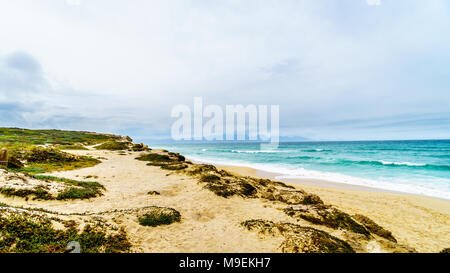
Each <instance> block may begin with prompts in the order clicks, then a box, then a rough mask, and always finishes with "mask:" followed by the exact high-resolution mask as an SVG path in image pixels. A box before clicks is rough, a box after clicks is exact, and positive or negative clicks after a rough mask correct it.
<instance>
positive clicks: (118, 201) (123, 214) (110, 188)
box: [0, 150, 450, 252]
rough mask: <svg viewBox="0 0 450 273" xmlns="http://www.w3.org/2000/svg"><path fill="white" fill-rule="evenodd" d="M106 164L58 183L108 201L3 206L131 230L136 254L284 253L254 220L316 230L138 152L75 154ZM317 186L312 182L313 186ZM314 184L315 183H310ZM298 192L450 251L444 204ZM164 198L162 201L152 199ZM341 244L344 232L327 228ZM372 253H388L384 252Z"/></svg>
mask: <svg viewBox="0 0 450 273" xmlns="http://www.w3.org/2000/svg"><path fill="white" fill-rule="evenodd" d="M68 152H70V153H74V154H77V155H87V156H91V157H94V158H101V160H102V163H100V164H98V165H96V166H94V167H89V168H83V169H77V170H72V171H65V172H54V173H52V175H54V176H58V177H65V178H70V179H78V180H82V179H85V178H86V177H92V176H94V177H96V181H98V182H99V183H101V184H102V185H103V186H104V187H105V188H106V190H105V193H104V195H103V196H101V197H97V198H94V199H89V200H74V201H64V202H62V201H56V200H53V201H38V200H25V199H23V198H18V197H5V196H3V195H2V196H0V202H2V203H6V204H8V205H10V206H17V207H23V208H33V209H36V208H39V209H44V210H46V211H50V212H52V213H57V214H64V215H66V217H68V218H71V219H72V218H73V219H79V218H80V217H85V215H94V216H95V217H98V218H101V219H103V220H104V221H106V222H108V221H110V222H113V223H115V224H119V225H121V226H124V227H125V229H126V231H127V233H128V236H129V238H130V242H131V243H132V245H133V247H132V251H133V252H280V248H279V247H280V244H281V243H282V238H280V237H276V236H272V237H271V236H262V235H261V234H258V233H255V232H251V231H249V230H246V229H244V228H243V227H242V225H241V223H242V222H243V221H246V220H249V219H266V220H269V221H274V222H284V223H295V224H301V225H302V226H311V227H314V226H315V225H313V224H311V223H309V222H306V221H299V220H295V219H293V218H291V217H289V216H288V215H286V214H285V213H284V212H283V208H284V207H285V206H283V204H281V203H278V202H272V201H268V200H264V199H258V198H242V197H238V196H233V197H230V198H223V197H220V196H217V195H216V194H214V193H213V192H211V191H209V190H207V189H205V188H204V187H203V186H202V185H201V184H200V183H199V182H198V180H197V179H195V178H194V177H190V176H186V175H184V174H180V173H177V172H172V171H167V170H163V169H161V168H159V167H156V166H147V165H146V162H143V161H138V160H136V159H135V158H136V157H137V156H138V155H140V154H141V153H139V152H126V153H118V152H114V151H96V150H87V151H68ZM221 168H223V169H226V170H228V171H230V172H233V173H236V174H239V175H245V176H247V175H251V176H261V175H262V174H261V173H258V172H257V171H256V170H253V169H249V168H241V167H225V166H222V167H221ZM310 182H311V181H310ZM311 183H312V182H311ZM289 185H292V186H294V187H295V188H297V189H304V190H305V191H307V192H311V193H315V194H317V195H319V196H320V198H322V199H323V201H324V202H325V203H329V204H332V205H334V206H336V207H338V208H339V209H342V210H344V211H346V212H348V213H351V214H353V213H360V214H364V215H367V216H369V217H370V218H372V219H373V220H375V221H376V222H377V223H379V224H380V225H382V226H383V227H385V228H387V229H388V230H391V231H392V233H393V235H394V236H395V237H396V238H397V240H398V243H399V244H404V245H408V246H410V247H413V248H415V249H416V250H417V251H419V252H439V251H440V250H442V249H443V248H445V247H448V246H449V245H450V202H449V201H445V200H439V199H433V198H426V197H419V196H413V195H405V194H394V193H385V192H374V191H362V190H347V189H333V188H325V187H317V186H311V185H302V184H299V183H289ZM149 191H158V192H159V193H160V195H156V196H154V195H149V194H148V192H149ZM148 206H160V207H170V208H174V209H176V210H178V211H179V212H180V213H181V216H182V221H181V222H180V223H174V224H171V225H168V226H158V227H145V226H141V225H139V223H138V222H137V220H136V217H134V216H133V215H132V213H129V212H130V211H132V210H139V209H143V208H145V207H148ZM322 230H325V231H327V232H329V233H330V234H332V235H334V236H343V235H345V234H344V233H343V231H341V230H334V229H331V228H327V227H323V228H322ZM365 252H383V249H382V248H380V246H378V245H377V247H372V248H370V249H369V246H367V249H366V250H365Z"/></svg>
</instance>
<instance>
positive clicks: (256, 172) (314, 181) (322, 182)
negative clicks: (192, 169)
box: [187, 156, 450, 202]
mask: <svg viewBox="0 0 450 273" xmlns="http://www.w3.org/2000/svg"><path fill="white" fill-rule="evenodd" d="M187 158H188V159H189V160H191V161H192V162H194V163H200V164H212V165H215V166H217V167H220V168H224V169H225V170H228V171H233V170H234V172H235V173H236V174H239V175H242V176H256V177H260V178H267V179H273V180H278V181H282V182H286V183H289V184H294V185H302V186H310V187H318V188H324V189H335V190H351V191H362V192H378V193H390V194H399V195H408V196H418V197H425V198H431V199H437V200H443V201H448V202H450V200H449V199H446V198H443V197H437V196H430V195H425V194H418V193H411V192H404V191H396V190H391V189H383V188H377V187H371V186H362V185H357V184H351V183H342V182H337V181H332V180H326V179H320V178H279V177H280V176H283V175H285V174H283V173H277V172H270V171H265V170H262V169H257V168H254V167H249V166H245V165H238V164H233V165H230V164H222V163H216V162H213V161H208V160H203V159H192V158H189V156H188V157H187Z"/></svg>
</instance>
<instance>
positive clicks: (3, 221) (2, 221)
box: [0, 215, 131, 253]
mask: <svg viewBox="0 0 450 273" xmlns="http://www.w3.org/2000/svg"><path fill="white" fill-rule="evenodd" d="M0 238H1V239H0V253H64V252H65V251H66V246H67V244H68V243H69V242H71V241H77V242H79V243H80V245H81V247H82V252H83V253H97V252H107V253H114V252H127V251H129V250H130V248H131V244H130V242H129V241H128V239H127V235H126V233H125V231H123V230H120V231H119V232H118V233H117V234H115V235H107V234H106V232H105V231H104V230H102V228H100V227H98V226H91V225H87V226H86V227H85V228H84V229H83V230H82V231H81V232H80V231H79V230H78V229H77V227H76V225H75V223H66V229H64V230H59V229H58V230H56V229H54V228H53V226H52V222H51V221H50V219H49V218H46V217H32V216H30V215H11V216H3V215H0Z"/></svg>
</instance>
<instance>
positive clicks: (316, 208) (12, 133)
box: [0, 128, 448, 253]
mask: <svg viewBox="0 0 450 273" xmlns="http://www.w3.org/2000/svg"><path fill="white" fill-rule="evenodd" d="M0 133H1V134H2V135H1V136H0V147H1V148H2V149H6V150H7V151H8V164H7V166H2V169H0V194H1V195H3V196H4V197H16V198H17V199H18V200H15V199H11V200H12V201H14V202H16V201H17V202H19V204H20V202H23V200H21V199H20V198H24V199H25V200H26V201H28V200H30V199H32V200H36V201H39V202H36V203H39V204H48V203H45V202H44V201H49V200H52V201H54V202H52V203H51V204H52V206H53V203H55V204H58V203H60V204H65V203H63V202H65V201H67V202H70V201H71V200H85V199H91V198H95V197H99V196H102V195H104V194H105V193H107V187H104V186H103V185H102V184H100V183H99V182H96V181H87V180H88V179H92V180H97V179H98V180H99V181H108V180H101V179H105V178H106V177H107V176H108V175H107V174H106V173H93V172H92V173H91V172H88V173H86V172H81V173H77V174H76V175H74V176H70V177H75V179H78V178H77V177H82V178H80V179H81V180H84V181H81V180H75V179H68V178H63V177H58V176H57V174H54V175H48V174H45V175H43V173H49V172H53V171H68V170H75V169H79V168H85V167H92V166H95V165H97V164H99V163H101V161H100V160H99V158H101V159H102V160H107V159H109V160H111V158H113V159H114V160H121V159H122V157H120V159H117V156H115V155H117V154H121V155H123V156H124V160H125V161H127V160H128V161H130V160H129V159H133V158H135V159H136V160H138V161H142V162H143V163H142V165H144V164H146V165H147V166H151V167H158V168H160V169H161V170H165V171H166V173H164V172H162V174H161V173H160V172H158V175H162V176H161V177H164V174H165V175H166V176H169V175H171V174H175V175H176V176H177V177H178V176H179V178H180V180H184V181H183V182H182V184H177V185H169V186H168V188H169V189H167V188H163V189H162V190H164V192H162V191H161V192H159V191H155V190H151V191H149V189H148V188H147V189H146V190H144V191H142V192H141V193H140V194H144V195H148V197H147V198H148V199H151V202H158V201H160V200H163V199H164V198H165V197H166V196H169V195H170V196H172V197H175V198H176V196H177V195H178V194H180V193H179V192H180V190H179V189H178V187H184V186H185V185H186V184H185V182H187V181H188V180H189V183H193V184H191V186H192V185H195V183H197V185H198V189H200V190H201V189H204V190H201V194H208V195H209V196H210V197H211V199H213V200H214V202H222V201H223V202H230V201H227V200H229V199H233V201H232V202H234V201H238V202H240V201H239V199H241V200H245V201H242V202H249V203H253V202H254V204H260V203H262V204H263V206H264V207H265V208H266V207H267V208H273V209H276V210H277V214H279V215H281V218H278V219H283V220H282V221H283V222H280V220H278V221H275V220H274V218H271V219H270V218H269V219H257V220H255V219H253V217H248V219H246V218H243V219H242V218H239V220H236V219H233V220H230V223H229V224H230V225H235V226H236V225H237V226H238V227H239V228H240V229H244V230H248V231H252V232H257V233H258V234H259V235H260V236H263V237H264V236H268V237H276V238H279V239H281V241H282V243H281V245H280V246H279V251H281V252H295V253H296V252H306V253H330V252H333V253H352V252H369V250H370V249H371V248H372V247H373V245H376V246H377V247H379V249H382V250H383V251H387V252H414V251H415V250H414V249H413V248H410V247H408V246H405V245H401V244H399V243H398V242H397V238H395V237H394V234H393V232H391V231H389V230H387V229H385V228H384V227H382V226H381V225H379V224H377V223H376V222H375V221H373V220H372V219H370V218H369V217H367V216H365V215H363V214H349V213H347V212H345V211H344V210H342V209H341V208H337V207H336V206H333V205H331V204H327V203H325V202H324V201H323V200H322V199H321V198H320V197H319V196H318V195H315V194H311V193H308V192H306V191H304V190H302V189H299V188H297V187H294V186H291V185H288V184H285V183H283V182H279V181H274V180H271V179H262V178H257V177H249V176H240V175H236V174H234V173H231V172H228V171H225V170H221V169H219V168H217V167H215V166H213V165H209V164H194V163H192V162H190V161H188V160H186V158H185V157H184V156H183V155H180V154H178V153H173V152H169V151H166V150H152V149H150V148H148V147H147V146H146V145H144V144H136V143H133V142H132V140H131V139H130V138H129V137H121V136H113V135H101V134H95V133H88V132H64V131H57V130H24V129H10V128H3V129H2V128H0ZM45 138H48V139H45ZM71 150H73V151H76V150H78V151H77V152H72V153H71ZM99 150H100V151H99ZM101 150H104V151H101ZM84 151H88V152H87V153H85V152H84ZM109 151H114V152H109ZM133 152H135V153H133ZM89 154H90V155H92V154H94V155H96V158H93V157H90V156H87V155H89ZM109 155H111V156H112V157H109ZM125 156H127V157H125ZM131 161H132V160H131ZM121 162H122V161H120V163H121ZM134 163H135V165H136V166H139V165H140V164H141V163H139V162H134ZM116 164H117V162H116ZM110 167H111V168H116V167H117V165H115V166H110ZM108 168H109V167H108ZM109 170H112V169H108V172H109ZM124 170H125V171H128V169H121V172H123V171H124ZM148 171H149V173H151V170H148ZM117 174H118V172H116V173H114V175H111V176H110V177H111V178H114V177H116V175H117ZM120 174H121V173H120ZM100 177H101V178H100ZM185 178H189V179H185ZM167 179H168V180H167V181H170V183H174V181H175V182H176V183H178V182H179V181H178V182H177V181H176V178H167ZM127 182H128V181H127ZM102 183H103V182H102ZM105 185H106V186H107V184H105ZM153 186H154V185H152V186H151V187H153ZM163 186H164V187H165V186H167V185H163ZM172 186H174V188H175V190H174V191H173V192H170V191H171V190H170V188H171V187H172ZM151 187H150V189H152V188H151ZM157 189H158V190H159V186H158V188H157ZM110 190H111V189H110ZM161 193H163V194H162V195H161ZM166 193H169V194H167V195H166ZM133 194H134V193H133ZM110 196H113V195H110ZM110 196H109V197H110ZM109 197H108V198H99V199H97V201H101V202H105V199H108V200H109ZM172 197H171V198H172ZM122 198H123V197H122ZM164 200H166V199H164ZM220 200H222V201H220ZM95 201H96V200H93V202H95ZM6 202H8V201H6ZM27 204H29V203H28V202H27ZM164 204H167V203H164ZM153 205H154V204H152V206H150V207H139V208H136V207H135V208H131V209H120V208H118V209H115V210H111V211H101V212H96V213H90V212H89V213H87V212H80V213H77V214H75V213H74V214H70V213H69V214H64V215H63V214H58V213H53V212H49V211H46V210H44V209H39V208H34V209H28V208H23V207H20V208H19V207H11V206H9V205H7V204H4V203H0V210H1V211H0V212H1V214H0V252H64V251H66V249H65V248H66V246H67V243H68V242H70V241H78V242H80V243H81V244H82V245H83V246H84V250H83V252H127V251H130V249H131V247H132V245H131V243H130V242H129V241H128V239H127V235H126V231H125V230H126V228H127V227H128V225H141V226H146V227H158V226H159V227H160V228H161V229H164V228H166V226H167V225H171V224H174V223H180V225H183V222H182V221H181V220H182V219H181V214H180V212H179V211H177V210H176V209H174V208H170V207H159V206H157V205H158V204H155V205H154V206H153ZM109 206H110V204H108V206H106V207H109ZM44 207H45V206H44ZM46 208H47V209H48V208H49V207H46ZM190 213H191V212H189V213H187V214H186V217H190V215H191V214H190ZM192 215H194V216H193V217H194V218H195V219H201V221H210V219H214V217H216V216H215V215H213V214H212V213H210V212H209V209H206V208H205V209H204V210H203V209H202V210H199V211H195V213H192ZM269 215H270V214H269ZM272 216H273V215H272ZM258 217H259V216H258ZM261 217H262V218H264V217H265V215H263V214H261ZM268 217H269V216H268ZM275 219H277V218H275ZM81 227H82V228H81ZM172 227H175V226H172ZM141 229H144V228H141ZM144 230H146V231H148V232H151V230H155V229H151V228H148V229H144ZM156 230H158V229H156ZM394 231H395V230H394ZM245 232H246V233H247V231H245ZM252 232H248V234H252ZM55 238H58V240H57V239H55ZM375 250H377V249H376V248H375ZM370 251H371V250H370ZM443 251H444V252H445V251H448V249H447V250H443Z"/></svg>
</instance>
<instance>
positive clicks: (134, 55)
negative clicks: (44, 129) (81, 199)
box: [0, 0, 450, 137]
mask: <svg viewBox="0 0 450 273" xmlns="http://www.w3.org/2000/svg"><path fill="white" fill-rule="evenodd" d="M78 3H80V5H77V4H78ZM73 5H77V7H76V8H73ZM444 5H447V3H446V2H445V1H395V2H394V1H390V2H383V4H382V5H380V6H377V7H371V6H368V5H367V3H364V1H360V2H353V1H339V3H337V2H335V1H326V0H318V1H282V2H280V1H245V2H242V1H220V2H219V1H218V2H214V3H213V2H209V1H208V2H207V1H139V0H134V1H110V0H108V1H106V0H97V1H82V2H80V1H63V0H61V1H51V0H43V1H39V2H37V1H31V0H15V1H7V0H0V25H2V26H8V27H5V28H1V29H0V41H2V43H0V55H3V56H5V55H8V54H10V53H11V52H16V51H17V50H19V51H22V52H26V53H27V54H29V55H30V56H33V58H35V59H36V60H37V61H38V62H39V63H40V66H41V69H42V77H43V78H45V83H46V84H47V85H48V86H49V87H48V88H47V89H48V90H51V92H52V94H53V95H52V96H51V97H38V99H41V100H42V101H44V102H46V103H47V104H48V105H53V106H51V107H56V106H58V105H60V106H63V107H62V108H61V109H58V110H57V113H53V111H49V112H48V113H44V114H43V115H45V116H46V117H45V118H42V117H41V118H40V120H50V119H51V118H52V117H54V116H58V119H53V120H54V123H52V124H57V122H58V121H57V120H59V122H61V123H62V121H61V120H63V119H62V117H65V118H67V119H69V118H70V117H71V116H76V117H82V118H79V119H78V120H79V121H80V122H79V123H78V124H77V126H78V127H83V126H88V125H90V124H92V126H93V127H94V126H102V125H103V124H105V122H104V120H108V116H111V117H113V116H114V117H115V116H118V117H119V118H111V119H110V122H109V123H108V124H109V125H108V126H107V129H108V130H119V129H123V128H126V127H127V126H128V127H133V126H134V127H139V126H141V125H140V124H145V126H148V128H149V129H148V130H149V131H151V130H155V131H164V130H165V127H167V128H170V126H168V125H167V124H170V121H171V119H170V107H171V106H173V105H176V104H178V103H184V104H190V103H191V102H192V98H193V97H194V96H196V95H202V96H203V97H204V98H205V101H206V103H208V102H210V103H215V104H226V103H242V104H250V103H251V104H280V108H281V118H282V120H281V124H282V126H285V132H292V134H301V133H302V132H303V131H306V130H309V131H310V134H311V136H312V137H314V136H316V137H322V136H323V134H328V131H326V130H325V129H324V128H325V127H326V124H327V123H329V122H334V121H339V120H347V119H351V118H353V117H357V118H360V119H366V118H384V117H389V116H395V115H399V114H405V113H412V112H415V113H423V114H426V113H430V112H443V111H445V110H446V109H448V107H446V106H445V105H448V103H449V102H450V101H449V99H448V96H444V95H445V90H448V89H445V88H446V87H449V83H448V80H446V79H448V77H447V76H448V75H445V72H436V73H432V72H433V71H442V69H443V68H445V67H446V66H445V64H448V60H449V59H450V56H449V54H448V48H450V39H449V38H448V37H446V36H444V35H442V34H443V33H448V32H449V31H450V24H449V23H448V20H446V18H448V16H449V14H448V9H446V8H445V6H444ZM421 67H423V70H421V69H420V68H421ZM447 67H448V65H447ZM427 71H432V72H427ZM8 73H9V72H8ZM0 80H1V75H0ZM23 82H25V81H23ZM0 87H1V86H0ZM80 94H83V96H82V95H80ZM106 102H107V103H106ZM48 107H49V106H48ZM119 114H120V115H119ZM36 117H37V116H36ZM92 117H96V118H97V117H100V118H99V119H97V122H98V120H102V121H101V122H99V123H100V124H94V121H89V118H92ZM29 120H30V123H33V122H37V121H31V118H30V119H29ZM37 120H39V119H37ZM83 120H85V121H84V122H82V121H83ZM118 120H120V122H119V121H118ZM71 122H72V124H74V121H73V120H72V121H71ZM127 123H128V125H126V124H127ZM114 124H115V125H114ZM313 127H314V128H313ZM99 130H101V128H99ZM348 130H350V128H349V129H348ZM282 132H283V131H282ZM447 132H448V131H447ZM369 135H370V133H369Z"/></svg>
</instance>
